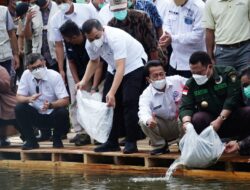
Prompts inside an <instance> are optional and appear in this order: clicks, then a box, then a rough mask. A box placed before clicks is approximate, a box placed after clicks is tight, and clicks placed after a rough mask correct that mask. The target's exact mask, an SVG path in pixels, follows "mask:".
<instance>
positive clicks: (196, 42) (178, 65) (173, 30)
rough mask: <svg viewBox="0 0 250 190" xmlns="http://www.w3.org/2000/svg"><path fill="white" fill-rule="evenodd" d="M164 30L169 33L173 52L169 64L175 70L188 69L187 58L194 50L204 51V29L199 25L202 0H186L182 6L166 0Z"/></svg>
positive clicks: (202, 5)
mask: <svg viewBox="0 0 250 190" xmlns="http://www.w3.org/2000/svg"><path fill="white" fill-rule="evenodd" d="M167 3H168V4H169V5H168V6H167V9H168V10H167V12H166V15H165V17H164V31H166V32H168V33H170V35H171V38H172V43H171V45H172V48H173V53H172V55H171V57H170V65H171V67H173V68H174V69H176V70H190V68H189V58H190V56H191V54H192V53H193V52H195V51H205V49H206V48H205V31H204V29H203V28H202V26H201V20H202V14H203V10H204V2H203V1H202V0H188V1H187V3H186V4H185V5H183V6H176V4H175V3H174V1H173V0H169V1H167Z"/></svg>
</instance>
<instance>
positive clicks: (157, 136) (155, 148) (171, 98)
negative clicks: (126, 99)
mask: <svg viewBox="0 0 250 190" xmlns="http://www.w3.org/2000/svg"><path fill="white" fill-rule="evenodd" d="M144 69H145V75H146V79H147V81H148V83H150V85H149V86H148V87H147V88H146V89H145V90H144V92H143V93H142V95H141V96H140V101H139V112H138V115H139V124H140V126H141V128H142V130H143V132H144V133H145V134H146V135H147V136H148V137H149V138H150V141H151V146H152V151H151V152H150V154H151V155H159V154H165V153H168V152H169V149H168V141H171V140H175V139H177V138H178V137H179V135H180V130H179V127H178V121H177V118H178V108H179V103H180V100H181V97H182V89H183V86H184V85H185V82H186V80H187V79H186V78H183V77H181V76H179V75H175V76H169V77H166V74H165V71H164V67H163V66H162V64H161V62H160V61H158V60H152V61H149V62H148V63H147V64H146V65H145V68H144Z"/></svg>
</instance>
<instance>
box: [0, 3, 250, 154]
mask: <svg viewBox="0 0 250 190" xmlns="http://www.w3.org/2000/svg"><path fill="white" fill-rule="evenodd" d="M4 2H5V3H4V4H3V5H0V127H1V128H0V146H2V147H3V146H9V145H10V142H9V141H8V137H7V135H6V134H7V133H6V130H7V126H9V125H14V126H15V128H16V129H17V131H18V132H19V133H20V138H21V139H22V140H23V142H24V143H23V145H22V149H23V150H30V149H35V148H39V143H38V142H39V140H44V139H45V140H48V139H51V140H52V141H53V147H54V148H62V147H63V143H62V138H65V137H67V133H68V132H69V130H73V131H74V132H75V133H76V135H75V136H74V137H73V138H72V139H69V142H70V143H74V144H75V145H76V146H83V145H87V144H90V143H91V139H90V137H89V135H88V134H87V133H86V131H85V130H84V128H83V127H82V126H81V125H80V124H79V122H78V121H77V114H76V113H77V105H78V104H77V101H76V91H77V90H85V91H88V92H89V93H101V94H102V97H103V98H102V101H103V102H106V104H107V106H109V107H113V108H114V116H113V123H112V128H111V132H110V135H109V138H108V140H107V141H106V142H105V143H103V144H101V145H98V146H96V147H95V149H94V151H95V152H109V151H121V146H124V148H123V150H122V151H123V153H124V154H131V153H136V152H138V147H137V141H138V140H139V139H143V138H145V137H148V138H149V143H150V146H151V147H152V150H151V151H150V154H151V155H159V154H166V153H168V152H170V151H169V147H168V146H169V142H170V141H173V140H178V139H180V138H181V137H182V136H183V134H184V133H185V127H186V125H187V124H192V125H193V126H194V128H195V130H196V132H197V133H201V132H202V131H203V130H204V129H205V128H206V127H208V126H210V125H212V126H213V128H214V130H215V131H217V133H218V135H219V136H220V138H221V139H222V141H224V142H225V143H226V145H225V146H226V149H225V152H226V153H234V152H239V153H240V154H243V155H249V154H250V125H249V123H250V107H249V106H250V101H249V99H250V1H249V0H241V1H240V2H238V1H236V0H232V1H220V0H207V1H206V2H204V1H202V0H153V1H152V0H107V1H105V0H91V1H90V2H87V1H86V2H85V1H84V2H83V1H79V2H78V1H76V2H75V1H74V2H73V1H72V0H54V1H52V0H30V1H27V0H22V1H17V0H5V1H4ZM82 117H84V116H82ZM86 119H88V118H86ZM70 128H71V129H70ZM120 137H123V138H124V139H123V141H119V139H120Z"/></svg>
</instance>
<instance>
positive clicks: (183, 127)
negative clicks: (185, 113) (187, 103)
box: [182, 121, 193, 132]
mask: <svg viewBox="0 0 250 190" xmlns="http://www.w3.org/2000/svg"><path fill="white" fill-rule="evenodd" d="M188 124H191V125H193V124H192V123H191V122H189V121H187V122H184V123H183V124H182V129H183V131H184V132H186V130H187V125H188Z"/></svg>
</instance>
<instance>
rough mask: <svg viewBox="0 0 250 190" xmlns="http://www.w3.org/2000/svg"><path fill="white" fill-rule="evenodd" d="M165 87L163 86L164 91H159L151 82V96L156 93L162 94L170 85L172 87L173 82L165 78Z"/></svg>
mask: <svg viewBox="0 0 250 190" xmlns="http://www.w3.org/2000/svg"><path fill="white" fill-rule="evenodd" d="M166 85H167V86H166V88H165V91H164V92H161V91H158V90H156V89H155V88H154V87H153V86H152V84H150V86H151V90H152V93H153V96H155V95H156V94H163V93H165V92H166V91H167V90H168V89H169V88H170V87H172V86H173V83H172V82H171V81H169V80H168V79H167V78H166Z"/></svg>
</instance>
